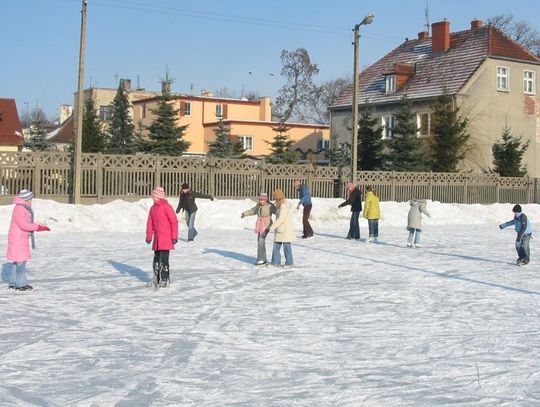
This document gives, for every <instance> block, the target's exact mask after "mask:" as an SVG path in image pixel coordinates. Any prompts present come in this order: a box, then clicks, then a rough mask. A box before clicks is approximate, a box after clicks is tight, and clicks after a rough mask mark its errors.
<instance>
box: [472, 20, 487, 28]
mask: <svg viewBox="0 0 540 407" xmlns="http://www.w3.org/2000/svg"><path fill="white" fill-rule="evenodd" d="M483 26H484V22H483V21H482V20H479V19H474V20H472V21H471V30H478V29H480V28H482V27H483Z"/></svg>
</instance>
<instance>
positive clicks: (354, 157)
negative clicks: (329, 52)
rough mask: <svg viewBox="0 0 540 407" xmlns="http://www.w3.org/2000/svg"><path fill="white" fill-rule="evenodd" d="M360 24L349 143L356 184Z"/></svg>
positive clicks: (354, 70) (355, 59)
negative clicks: (350, 140) (350, 139)
mask: <svg viewBox="0 0 540 407" xmlns="http://www.w3.org/2000/svg"><path fill="white" fill-rule="evenodd" d="M359 36H360V24H356V25H355V26H354V65H353V99H352V103H353V114H352V143H351V149H352V150H351V153H352V154H351V161H352V162H351V164H352V166H351V172H352V173H351V181H352V182H353V184H355V185H356V172H357V169H358V168H357V167H358V65H359V64H358V37H359Z"/></svg>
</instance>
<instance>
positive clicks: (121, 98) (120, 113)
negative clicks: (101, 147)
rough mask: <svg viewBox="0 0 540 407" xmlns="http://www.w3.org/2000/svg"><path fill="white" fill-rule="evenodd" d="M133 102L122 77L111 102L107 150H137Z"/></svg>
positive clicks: (121, 151) (119, 151) (123, 151)
mask: <svg viewBox="0 0 540 407" xmlns="http://www.w3.org/2000/svg"><path fill="white" fill-rule="evenodd" d="M130 109H131V102H130V101H129V97H128V93H127V90H126V87H125V85H124V80H123V79H121V80H120V83H119V85H118V90H117V91H116V96H115V97H114V100H113V102H112V103H111V111H112V115H111V118H110V120H109V128H108V133H109V140H108V145H107V152H110V153H112V154H130V153H133V152H135V151H136V149H135V145H134V130H135V126H134V125H133V120H132V118H131V115H130Z"/></svg>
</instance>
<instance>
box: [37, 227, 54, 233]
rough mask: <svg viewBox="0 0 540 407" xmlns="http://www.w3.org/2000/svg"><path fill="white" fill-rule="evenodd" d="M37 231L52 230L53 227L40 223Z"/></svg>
mask: <svg viewBox="0 0 540 407" xmlns="http://www.w3.org/2000/svg"><path fill="white" fill-rule="evenodd" d="M37 231H38V232H42V231H46V232H50V231H51V228H50V227H48V226H45V225H38V228H37Z"/></svg>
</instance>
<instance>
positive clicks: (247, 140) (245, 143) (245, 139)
mask: <svg viewBox="0 0 540 407" xmlns="http://www.w3.org/2000/svg"><path fill="white" fill-rule="evenodd" d="M238 138H239V139H240V141H241V142H242V148H243V149H244V150H246V151H253V136H238Z"/></svg>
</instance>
